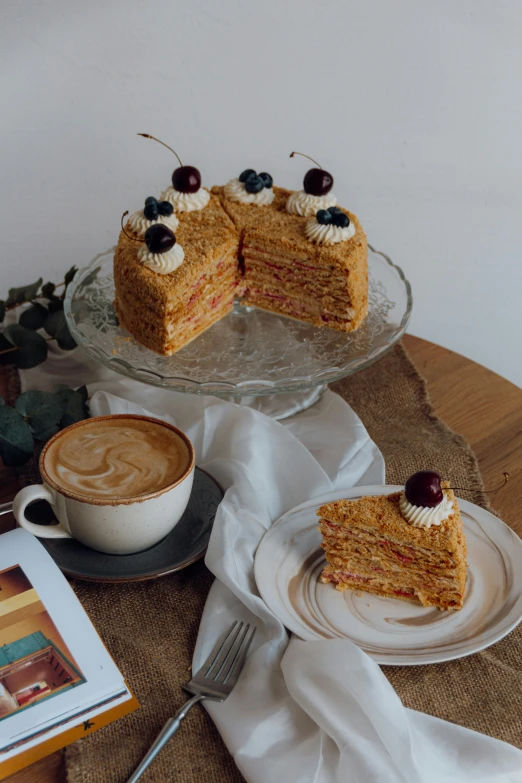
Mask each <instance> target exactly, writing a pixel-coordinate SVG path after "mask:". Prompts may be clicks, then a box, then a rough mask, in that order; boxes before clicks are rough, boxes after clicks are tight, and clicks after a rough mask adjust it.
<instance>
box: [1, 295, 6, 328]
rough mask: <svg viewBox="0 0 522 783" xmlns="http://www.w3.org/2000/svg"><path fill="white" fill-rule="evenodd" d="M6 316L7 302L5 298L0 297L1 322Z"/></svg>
mask: <svg viewBox="0 0 522 783" xmlns="http://www.w3.org/2000/svg"><path fill="white" fill-rule="evenodd" d="M4 318H5V302H4V300H3V299H0V324H1V323H2V322H3V320H4Z"/></svg>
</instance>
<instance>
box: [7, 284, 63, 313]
mask: <svg viewBox="0 0 522 783" xmlns="http://www.w3.org/2000/svg"><path fill="white" fill-rule="evenodd" d="M67 285H68V284H67V283H66V282H65V280H62V282H61V283H56V285H55V286H54V290H55V291H56V289H57V288H62V286H65V287H66V288H67ZM64 296H65V291H64V292H63V294H62V297H61V298H62V299H63V298H64ZM57 298H58V297H57ZM39 299H45V300H46V301H49V297H47V296H46V295H45V294H42V293H38V294H36V296H33V297H31V299H24V301H23V302H15V303H14V304H11V305H6V306H5V311H6V313H8V312H9V311H10V310H16V308H17V307H22V305H26V304H33V302H35V301H38V300H39Z"/></svg>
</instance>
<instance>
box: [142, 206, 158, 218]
mask: <svg viewBox="0 0 522 783" xmlns="http://www.w3.org/2000/svg"><path fill="white" fill-rule="evenodd" d="M143 214H144V215H145V217H146V218H147V220H157V219H158V214H159V210H158V203H157V202H156V204H147V205H146V206H145V209H144V210H143Z"/></svg>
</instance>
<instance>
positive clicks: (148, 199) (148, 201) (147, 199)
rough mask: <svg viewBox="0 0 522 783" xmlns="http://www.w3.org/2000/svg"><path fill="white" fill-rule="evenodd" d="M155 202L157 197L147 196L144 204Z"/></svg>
mask: <svg viewBox="0 0 522 783" xmlns="http://www.w3.org/2000/svg"><path fill="white" fill-rule="evenodd" d="M157 203H158V199H156V198H154V196H149V197H148V198H146V199H145V206H147V204H157Z"/></svg>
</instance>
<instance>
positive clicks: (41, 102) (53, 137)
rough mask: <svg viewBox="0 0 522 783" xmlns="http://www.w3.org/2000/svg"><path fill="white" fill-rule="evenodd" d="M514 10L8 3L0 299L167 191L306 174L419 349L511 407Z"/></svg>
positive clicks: (413, 1)
mask: <svg viewBox="0 0 522 783" xmlns="http://www.w3.org/2000/svg"><path fill="white" fill-rule="evenodd" d="M521 41H522V3H520V2H519V0H496V2H495V3H494V4H492V3H491V0H487V2H486V0H459V2H456V1H455V0H438V1H437V2H429V0H424V1H422V0H345V1H343V0H327V1H325V0H261V1H260V0H257V1H256V0H217V1H215V2H212V0H148V2H145V1H144V0H89V2H85V0H82V2H80V0H46V2H41V0H40V2H39V1H38V0H2V2H1V3H0V96H1V103H0V140H1V145H0V216H1V231H0V270H1V286H0V290H1V292H2V293H3V292H4V291H5V290H6V288H7V286H8V285H16V284H19V285H20V284H24V283H26V282H29V281H30V280H31V278H36V277H38V276H39V275H40V274H42V275H43V276H44V277H48V278H51V279H53V278H56V279H59V278H60V277H61V274H62V272H63V270H64V269H65V268H67V267H68V266H69V265H71V264H72V263H75V264H78V265H83V264H85V263H87V262H88V261H89V260H90V258H91V257H92V256H94V255H95V254H96V253H97V252H99V251H100V250H104V249H106V248H107V247H109V246H110V245H111V244H112V243H114V241H115V239H116V237H117V235H118V231H119V220H120V215H121V214H122V212H123V211H124V210H125V209H130V210H133V209H136V208H138V207H139V206H141V205H142V203H143V199H144V197H145V196H147V195H150V194H156V195H157V194H158V192H159V190H160V189H162V188H163V187H164V186H166V185H167V184H168V183H169V181H170V174H171V171H172V169H173V167H174V165H175V160H174V158H173V157H171V155H170V153H169V152H168V151H167V150H164V149H162V148H161V147H159V146H158V145H155V144H154V143H153V142H150V141H145V140H143V139H140V138H138V137H137V136H136V135H135V134H136V133H137V132H138V131H144V132H149V133H152V134H154V135H157V136H159V137H160V138H162V139H164V140H165V141H166V142H167V143H170V144H171V145H172V146H174V147H175V148H176V149H177V150H178V152H179V153H180V155H181V157H182V159H183V160H184V162H186V163H191V164H193V165H197V166H198V167H199V168H200V170H201V171H202V173H203V181H204V184H206V185H211V184H214V183H222V182H225V181H226V180H227V179H229V178H230V177H231V176H236V175H237V174H238V173H239V172H240V171H241V170H242V169H243V168H247V167H252V168H255V169H258V170H259V169H261V170H263V169H264V170H268V171H270V172H271V173H272V174H273V175H274V177H275V179H276V182H277V183H279V184H281V185H285V186H287V187H294V188H298V187H300V183H301V181H302V177H303V174H304V172H305V170H306V161H304V160H299V159H295V160H294V161H291V160H290V159H289V158H288V155H289V152H290V151H291V150H292V149H298V150H302V151H303V152H308V153H309V154H310V155H312V157H315V158H317V159H318V160H319V161H320V162H321V163H322V165H323V166H324V167H325V168H327V169H328V170H330V171H331V172H332V173H333V174H334V176H335V178H336V185H335V192H336V194H337V196H338V198H339V200H340V202H341V203H342V204H343V205H345V206H347V207H349V208H350V209H352V210H353V211H355V212H356V213H357V214H359V216H360V218H361V220H362V222H363V224H364V226H365V227H366V230H367V233H368V236H369V238H370V241H371V242H372V244H374V245H375V246H376V247H377V248H380V249H383V250H385V251H387V252H388V253H389V254H390V255H391V256H392V257H393V258H394V260H396V262H397V263H399V264H400V265H401V266H402V267H403V268H404V270H405V271H406V273H407V275H408V277H409V278H410V280H411V282H412V285H413V290H414V296H415V309H414V314H413V318H412V323H411V327H410V331H411V332H412V333H414V334H417V335H419V336H421V337H425V338H427V339H429V340H433V341H435V342H438V343H440V344H442V345H445V346H447V347H449V348H452V349H453V350H456V351H459V352H461V353H463V354H465V355H467V356H469V357H471V358H473V359H475V360H476V361H479V362H481V363H483V364H485V365H487V366H488V367H490V368H491V369H493V370H495V371H497V372H499V373H501V374H502V375H504V376H506V377H507V378H509V379H511V380H512V381H514V382H515V383H518V384H520V385H522V348H521V342H522V302H521V296H522V271H521V269H522V100H521V92H522V90H521V85H522V44H521Z"/></svg>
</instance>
